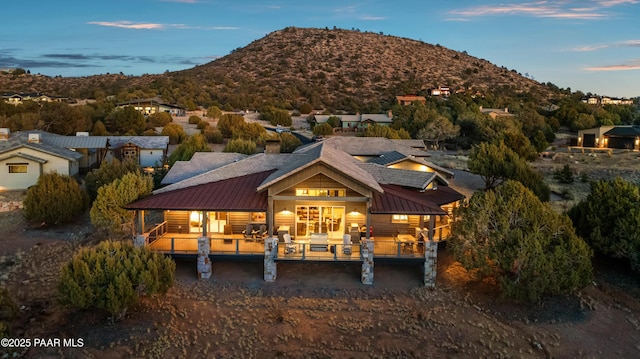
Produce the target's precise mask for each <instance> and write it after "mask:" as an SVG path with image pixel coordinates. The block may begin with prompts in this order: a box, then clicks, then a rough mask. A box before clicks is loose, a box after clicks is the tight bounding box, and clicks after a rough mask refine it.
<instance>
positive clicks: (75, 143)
mask: <svg viewBox="0 0 640 359" xmlns="http://www.w3.org/2000/svg"><path fill="white" fill-rule="evenodd" d="M168 145H169V137H168V136H89V134H88V133H87V132H79V133H78V134H77V135H76V136H62V135H57V134H53V133H49V132H45V131H37V130H32V131H21V132H15V133H11V132H10V131H9V129H8V128H0V190H16V189H26V188H28V187H30V186H33V185H35V184H36V183H37V182H38V178H39V177H40V175H41V174H43V173H49V172H57V173H59V174H63V175H69V176H77V175H79V174H80V173H84V172H88V171H90V170H91V169H93V168H97V167H99V166H100V163H102V161H111V160H112V159H113V158H117V159H119V160H126V159H133V160H135V161H137V162H138V163H139V164H140V166H141V167H156V166H161V165H163V164H164V161H165V159H166V157H167V149H168Z"/></svg>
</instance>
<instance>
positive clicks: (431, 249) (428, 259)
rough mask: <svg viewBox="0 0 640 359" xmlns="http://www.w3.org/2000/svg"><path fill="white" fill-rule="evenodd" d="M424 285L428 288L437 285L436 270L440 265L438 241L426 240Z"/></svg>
mask: <svg viewBox="0 0 640 359" xmlns="http://www.w3.org/2000/svg"><path fill="white" fill-rule="evenodd" d="M424 252H425V253H424V285H425V286H426V287H427V288H431V289H433V288H435V287H436V272H437V267H438V242H436V241H433V240H431V241H425V242H424Z"/></svg>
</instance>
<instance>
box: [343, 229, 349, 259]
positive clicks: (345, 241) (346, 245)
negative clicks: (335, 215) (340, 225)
mask: <svg viewBox="0 0 640 359" xmlns="http://www.w3.org/2000/svg"><path fill="white" fill-rule="evenodd" d="M342 253H344V254H346V255H349V256H350V255H351V235H350V234H345V235H343V236H342Z"/></svg>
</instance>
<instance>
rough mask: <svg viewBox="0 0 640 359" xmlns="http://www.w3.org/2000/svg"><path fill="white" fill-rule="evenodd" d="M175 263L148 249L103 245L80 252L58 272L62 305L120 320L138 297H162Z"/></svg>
mask: <svg viewBox="0 0 640 359" xmlns="http://www.w3.org/2000/svg"><path fill="white" fill-rule="evenodd" d="M175 268H176V267H175V263H174V262H173V260H171V259H170V258H167V257H164V256H162V255H161V254H158V253H153V252H151V251H150V250H149V249H148V248H146V247H142V248H134V247H133V245H132V244H130V243H122V242H112V241H105V242H102V243H100V244H98V245H97V246H96V247H94V248H82V249H80V250H79V251H78V252H77V253H76V254H75V255H74V256H73V258H72V259H71V261H69V262H68V263H67V264H66V265H65V266H64V267H63V268H62V271H61V275H60V283H59V284H58V292H59V294H60V299H61V302H62V303H63V304H68V305H71V306H73V307H76V308H79V309H91V308H96V309H102V310H106V311H107V312H109V313H110V314H111V316H112V319H121V318H122V317H123V316H124V315H125V314H126V311H127V309H128V308H129V307H130V306H131V305H133V304H135V303H136V302H137V301H138V300H139V298H140V297H141V296H151V295H155V294H164V293H166V292H167V291H168V290H169V288H171V287H172V286H173V281H174V273H175Z"/></svg>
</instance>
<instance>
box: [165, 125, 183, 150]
mask: <svg viewBox="0 0 640 359" xmlns="http://www.w3.org/2000/svg"><path fill="white" fill-rule="evenodd" d="M161 135H162V136H169V143H170V144H172V145H175V144H178V143H182V141H184V139H185V138H186V137H187V134H186V133H185V132H184V129H183V128H182V126H180V125H178V124H177V123H173V122H172V123H170V124H168V125H166V126H164V128H163V129H162V133H161Z"/></svg>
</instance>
